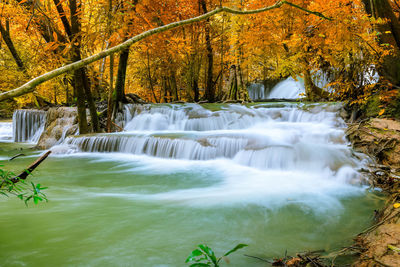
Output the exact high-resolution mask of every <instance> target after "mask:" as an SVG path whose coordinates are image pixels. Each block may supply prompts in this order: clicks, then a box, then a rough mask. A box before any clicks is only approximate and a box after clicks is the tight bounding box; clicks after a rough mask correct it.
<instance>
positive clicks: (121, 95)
mask: <svg viewBox="0 0 400 267" xmlns="http://www.w3.org/2000/svg"><path fill="white" fill-rule="evenodd" d="M128 58H129V49H126V50H124V51H122V52H121V54H120V55H119V62H118V72H117V81H116V84H115V97H116V98H115V101H116V102H119V103H125V102H126V100H125V80H126V70H127V68H128Z"/></svg>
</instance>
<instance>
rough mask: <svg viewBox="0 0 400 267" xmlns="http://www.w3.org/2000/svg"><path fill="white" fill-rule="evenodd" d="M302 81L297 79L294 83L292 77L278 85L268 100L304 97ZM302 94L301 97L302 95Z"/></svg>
mask: <svg viewBox="0 0 400 267" xmlns="http://www.w3.org/2000/svg"><path fill="white" fill-rule="evenodd" d="M305 91H306V90H305V88H304V82H303V79H301V78H298V80H297V81H296V80H295V79H293V78H292V77H289V78H287V79H286V80H283V81H281V82H280V83H278V84H277V85H276V86H275V87H274V88H273V89H272V90H271V93H270V94H269V95H268V99H273V98H286V99H297V98H302V97H304V93H305ZM302 94H303V95H302Z"/></svg>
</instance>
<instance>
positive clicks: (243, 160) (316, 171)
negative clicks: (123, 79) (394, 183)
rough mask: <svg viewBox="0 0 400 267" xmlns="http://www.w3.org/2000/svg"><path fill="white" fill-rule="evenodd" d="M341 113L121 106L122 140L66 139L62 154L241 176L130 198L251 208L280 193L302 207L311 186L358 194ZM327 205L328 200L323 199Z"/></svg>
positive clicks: (355, 163) (331, 108)
mask: <svg viewBox="0 0 400 267" xmlns="http://www.w3.org/2000/svg"><path fill="white" fill-rule="evenodd" d="M340 108H341V106H340V105H334V104H330V105H326V106H324V105H315V106H312V105H310V106H307V107H306V106H303V105H301V104H293V105H289V104H284V105H283V106H282V107H274V106H273V105H271V104H259V105H252V106H249V107H246V106H242V105H222V106H219V107H218V108H217V109H216V110H214V111H211V110H208V109H206V108H203V107H202V106H200V105H198V104H185V105H164V106H153V105H127V106H126V109H125V116H124V117H125V122H124V125H125V128H124V132H120V133H113V134H100V135H88V136H73V137H68V138H67V139H66V140H65V141H64V143H63V146H65V145H67V146H68V147H69V149H68V151H69V152H73V151H74V152H101V153H110V152H112V153H125V154H133V155H137V156H142V157H143V156H150V157H156V158H163V159H165V160H167V161H165V162H169V164H170V165H171V166H173V165H177V166H179V165H181V164H183V162H180V161H175V160H187V161H184V162H185V164H189V165H191V166H193V167H194V166H196V164H206V165H209V166H215V167H217V166H218V169H221V170H223V171H225V172H227V173H230V172H231V171H232V170H235V171H236V172H237V174H240V173H242V174H243V175H244V176H241V177H242V178H243V180H242V179H238V178H239V177H236V176H237V174H234V173H232V174H230V175H228V176H230V177H227V178H226V180H224V182H223V183H222V184H220V185H218V186H213V187H210V188H202V189H196V190H194V189H190V190H181V191H179V193H178V192H174V191H172V192H165V193H162V194H157V195H152V196H146V195H135V197H136V198H144V199H152V198H153V199H156V198H158V197H160V198H164V197H167V196H168V198H169V199H170V200H173V199H174V198H175V199H176V201H181V200H182V201H183V200H184V201H189V202H192V203H194V204H196V203H197V204H200V203H204V201H205V200H204V199H203V197H204V198H207V196H208V194H211V195H209V196H210V197H211V196H212V198H210V199H207V200H206V202H209V203H211V202H215V204H217V203H218V204H222V203H223V201H224V200H225V199H226V202H230V200H231V199H232V197H233V196H235V195H236V196H237V197H244V198H246V200H245V202H252V203H254V204H257V203H258V201H259V200H260V199H263V198H265V199H268V198H269V197H268V195H269V194H270V193H272V192H271V190H278V188H279V187H280V186H281V185H286V186H289V187H290V190H293V192H292V193H293V194H294V195H293V198H295V199H296V198H297V197H298V198H299V199H298V201H304V199H303V197H304V196H306V195H307V194H309V196H308V197H312V192H314V190H316V189H317V188H316V187H315V184H321V185H322V188H325V187H326V186H327V185H329V186H328V187H329V190H331V189H333V188H336V189H339V188H341V190H344V191H347V190H350V191H352V190H358V189H357V187H352V186H351V185H350V184H351V183H353V184H361V182H362V179H361V178H360V175H359V173H358V172H357V171H356V170H357V169H358V168H361V166H362V164H363V163H362V161H360V160H359V159H357V158H355V157H354V156H353V153H352V151H351V149H350V147H349V146H348V143H347V141H346V139H345V135H344V131H343V129H344V128H345V127H346V125H345V123H344V122H343V120H342V119H341V118H340V117H339V116H338V115H337V110H338V109H340ZM110 157H113V156H112V154H111V155H110ZM193 161H197V162H201V163H196V162H193ZM276 181H280V182H279V183H276ZM255 186H256V187H257V190H254V189H255V188H254V187H255ZM330 186H332V188H330ZM233 188H236V189H235V190H234V191H232V189H233ZM329 190H328V191H329ZM263 196H265V197H263ZM300 196H301V197H300ZM308 197H307V199H308ZM326 197H327V198H326V199H329V198H332V196H330V195H329V194H327V195H326ZM237 201H239V202H240V200H237ZM307 201H308V200H307ZM267 202H268V201H267ZM313 204H315V203H313Z"/></svg>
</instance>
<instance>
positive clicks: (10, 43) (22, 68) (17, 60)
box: [0, 21, 26, 73]
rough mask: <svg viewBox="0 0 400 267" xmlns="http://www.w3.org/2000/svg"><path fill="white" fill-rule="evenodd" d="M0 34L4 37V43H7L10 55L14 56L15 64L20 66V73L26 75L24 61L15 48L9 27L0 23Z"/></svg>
mask: <svg viewBox="0 0 400 267" xmlns="http://www.w3.org/2000/svg"><path fill="white" fill-rule="evenodd" d="M0 33H1V36H2V37H3V40H4V42H5V43H6V45H7V47H8V50H10V53H11V55H12V57H13V58H14V61H15V63H16V64H17V66H18V69H19V70H20V71H23V72H24V73H26V68H25V65H24V62H23V61H22V59H21V57H20V56H19V54H18V52H17V49H16V48H15V46H14V42H13V41H12V39H11V37H10V32H9V29H7V27H5V28H4V27H3V24H2V23H1V21H0Z"/></svg>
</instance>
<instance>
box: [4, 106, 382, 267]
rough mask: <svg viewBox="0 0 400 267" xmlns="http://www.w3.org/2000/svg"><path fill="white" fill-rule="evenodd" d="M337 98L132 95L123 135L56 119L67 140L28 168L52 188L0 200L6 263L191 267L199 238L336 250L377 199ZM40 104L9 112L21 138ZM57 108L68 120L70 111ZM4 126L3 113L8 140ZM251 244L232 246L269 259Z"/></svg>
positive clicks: (363, 223) (17, 164)
mask: <svg viewBox="0 0 400 267" xmlns="http://www.w3.org/2000/svg"><path fill="white" fill-rule="evenodd" d="M341 109H342V106H341V104H335V103H330V104H318V103H315V104H306V103H295V102H291V103H281V102H279V103H252V104H246V105H238V104H203V105H199V104H159V105H155V104H146V105H133V104H132V105H125V107H124V114H123V116H120V120H119V121H117V123H118V124H119V125H120V126H121V127H122V128H123V131H121V132H116V133H101V134H88V135H73V134H74V133H73V131H71V133H72V134H71V135H68V136H67V134H65V136H67V137H66V138H65V139H64V133H66V132H67V130H66V129H67V128H68V127H70V125H71V123H72V122H68V123H67V124H66V127H65V128H64V127H61V126H59V125H58V124H57V125H53V126H54V127H53V129H55V130H57V131H55V130H54V131H48V130H49V129H47V128H48V127H46V131H45V132H47V135H48V136H47V137H48V138H51V137H52V136H51V135H52V134H53V133H57V135H60V136H62V138H60V139H57V142H54V144H55V145H53V147H52V148H51V150H52V151H53V152H52V154H51V155H50V157H49V158H48V159H46V161H45V162H44V163H43V164H41V166H40V168H38V170H36V171H35V175H34V176H32V177H31V178H30V179H33V181H34V182H35V183H39V182H40V184H42V185H44V186H46V187H49V188H48V189H46V191H47V196H48V198H49V202H48V203H46V204H43V205H42V204H40V205H38V206H35V207H29V208H26V207H25V206H24V205H23V204H21V202H20V201H18V200H16V199H13V198H9V199H0V214H1V215H2V216H1V220H2V227H0V236H1V237H2V240H6V241H7V242H0V251H2V253H0V262H1V263H2V264H3V265H4V266H16V265H28V266H47V265H52V266H75V265H80V266H82V265H83V266H125V265H126V264H127V263H129V264H130V263H132V264H133V265H134V266H170V267H174V266H185V263H184V260H185V259H186V257H187V256H188V254H189V253H190V251H192V250H193V249H194V248H195V247H196V245H198V244H202V243H205V244H207V245H208V246H210V247H212V248H213V250H214V251H215V252H216V254H217V255H221V253H223V252H225V251H227V250H229V249H230V248H232V247H234V246H235V245H236V244H239V243H244V244H248V245H249V246H248V247H246V248H245V249H244V250H243V253H244V254H248V255H254V256H259V257H261V258H265V259H270V260H272V259H274V258H282V256H283V255H284V254H285V251H287V253H288V255H295V253H296V252H299V251H315V250H321V249H322V250H326V251H327V253H330V252H332V251H336V250H340V249H342V247H343V246H348V245H351V243H352V238H353V237H354V236H355V235H357V234H358V233H359V232H361V231H362V230H364V228H366V227H368V226H369V222H370V215H371V214H372V213H373V210H374V209H377V208H378V207H379V205H381V200H379V198H378V197H377V192H375V191H373V190H370V189H368V187H367V185H366V184H367V183H366V181H365V179H364V178H363V175H361V174H360V172H359V170H360V169H363V168H364V169H365V167H366V164H368V163H369V158H368V157H367V156H365V155H363V154H358V153H355V152H354V151H353V150H352V149H351V147H350V146H349V143H348V141H347V140H346V137H345V132H344V131H345V130H346V127H347V126H346V124H345V122H344V121H343V119H342V118H341V117H340V116H339V112H340V111H341ZM33 114H34V113H33V112H30V111H26V113H23V112H19V113H16V115H15V116H14V119H15V120H21V118H23V116H25V118H27V119H25V120H23V121H24V122H25V123H26V124H25V125H24V127H22V126H18V127H16V128H14V130H15V131H17V133H16V135H17V136H18V138H21V139H22V136H24V137H23V138H24V140H30V141H31V142H33V140H35V139H34V138H33V136H34V135H35V134H34V132H36V133H37V132H38V131H40V127H41V126H40V125H41V124H40V123H37V124H35V123H34V122H41V118H42V117H41V116H42V115H43V114H42V113H40V112H39V114H36V115H37V117H36V118H35V119H34V117H33ZM57 114H59V115H57V116H55V115H54V116H53V117H54V118H57V120H63V118H61V114H71V113H70V112H67V113H66V112H64V111H63V112H61V113H60V112H58V113H57ZM63 116H64V115H63ZM65 116H67V115H65ZM47 117H48V118H50V117H51V116H49V114H47ZM67 118H68V119H71V121H72V115H71V116H70V115H68V116H67ZM53 121H55V120H53ZM15 124H17V125H21V123H18V122H17V121H14V125H15ZM47 124H49V125H50V124H51V122H50V120H49V122H48V123H46V125H47ZM67 126H68V127H67ZM9 127H10V125H9V122H4V123H0V131H1V132H0V134H1V133H3V132H4V136H5V137H4V139H5V140H6V139H7V138H9V137H7V136H10V132H9ZM29 127H30V128H29ZM27 128H29V129H33V128H34V129H36V130H35V131H34V130H29V131H28V130H27ZM50 128H51V127H50ZM3 129H4V131H3ZM28 132H29V133H32V134H29V135H28V134H27V133H28ZM44 135H46V134H45V133H44V134H43V136H44ZM41 139H43V138H41ZM17 140H18V139H17ZM0 142H3V141H2V139H0ZM39 143H40V142H39ZM32 146H36V144H32V143H25V144H21V143H10V142H9V141H8V142H7V143H3V144H2V147H3V150H0V159H3V160H6V159H9V158H10V157H12V156H14V155H16V154H20V153H22V154H23V155H22V156H20V157H18V158H16V159H14V160H12V161H7V162H6V164H5V165H6V166H5V167H6V168H8V169H10V170H20V169H24V168H26V166H28V165H29V164H30V163H31V162H32V160H33V159H34V158H37V156H38V154H39V153H42V151H38V150H34V149H31V147H32ZM23 218H29V221H28V222H27V220H24V219H23ZM104 241H106V242H104ZM243 253H234V254H233V255H230V256H229V257H230V260H231V262H232V263H231V265H232V266H254V267H256V266H260V267H261V266H264V265H265V264H264V263H263V262H261V261H259V260H256V259H253V258H249V257H244V256H243ZM0 265H1V264H0Z"/></svg>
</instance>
